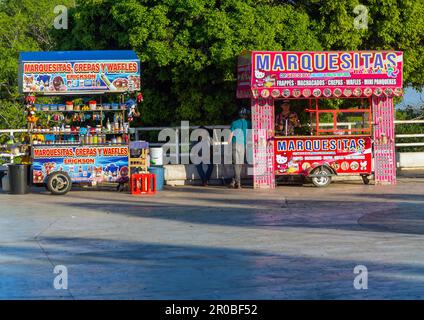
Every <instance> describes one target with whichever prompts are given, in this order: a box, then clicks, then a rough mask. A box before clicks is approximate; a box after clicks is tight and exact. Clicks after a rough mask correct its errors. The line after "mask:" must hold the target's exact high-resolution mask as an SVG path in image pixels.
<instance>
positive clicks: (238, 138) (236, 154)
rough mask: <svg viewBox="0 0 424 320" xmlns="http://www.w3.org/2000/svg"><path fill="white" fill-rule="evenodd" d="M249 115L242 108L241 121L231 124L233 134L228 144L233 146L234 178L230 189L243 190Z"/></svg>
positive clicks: (249, 127)
mask: <svg viewBox="0 0 424 320" xmlns="http://www.w3.org/2000/svg"><path fill="white" fill-rule="evenodd" d="M248 115H249V111H248V110H247V109H246V108H241V109H240V111H239V119H237V120H235V121H233V122H232V123H231V128H230V129H231V134H230V137H229V139H228V143H231V144H232V157H233V167H234V178H233V181H232V182H231V184H230V188H237V189H241V171H242V169H243V164H244V163H245V162H246V161H245V159H246V143H247V130H248V129H251V123H250V121H249V120H248Z"/></svg>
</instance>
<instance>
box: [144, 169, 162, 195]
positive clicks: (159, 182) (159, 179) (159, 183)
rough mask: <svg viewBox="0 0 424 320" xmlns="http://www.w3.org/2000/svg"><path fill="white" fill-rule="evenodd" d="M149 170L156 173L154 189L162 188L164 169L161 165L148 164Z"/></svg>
mask: <svg viewBox="0 0 424 320" xmlns="http://www.w3.org/2000/svg"><path fill="white" fill-rule="evenodd" d="M148 170H149V172H150V173H154V174H155V175H156V190H157V191H160V190H163V185H164V184H165V169H164V168H163V167H162V166H150V167H149V169H148Z"/></svg>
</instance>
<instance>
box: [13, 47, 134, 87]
mask: <svg viewBox="0 0 424 320" xmlns="http://www.w3.org/2000/svg"><path fill="white" fill-rule="evenodd" d="M18 79H19V89H20V92H21V93H36V94H45V95H62V94H65V95H66V94H92V93H97V94H102V93H107V92H126V91H137V90H140V60H139V59H138V57H137V55H136V53H135V52H134V51H132V50H102V51H55V52H21V54H20V56H19V75H18Z"/></svg>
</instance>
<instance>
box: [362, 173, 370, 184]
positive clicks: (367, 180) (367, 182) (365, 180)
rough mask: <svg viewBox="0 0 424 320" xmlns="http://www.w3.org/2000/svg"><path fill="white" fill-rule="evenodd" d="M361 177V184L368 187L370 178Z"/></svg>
mask: <svg viewBox="0 0 424 320" xmlns="http://www.w3.org/2000/svg"><path fill="white" fill-rule="evenodd" d="M361 177H362V182H363V183H364V184H365V185H369V184H370V178H369V177H368V176H367V175H362V176H361Z"/></svg>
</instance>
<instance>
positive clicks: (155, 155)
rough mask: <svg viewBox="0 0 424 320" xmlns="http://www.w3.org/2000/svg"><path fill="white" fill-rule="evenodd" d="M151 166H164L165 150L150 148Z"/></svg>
mask: <svg viewBox="0 0 424 320" xmlns="http://www.w3.org/2000/svg"><path fill="white" fill-rule="evenodd" d="M150 164H151V165H152V166H162V165H163V149H162V148H150Z"/></svg>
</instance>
